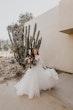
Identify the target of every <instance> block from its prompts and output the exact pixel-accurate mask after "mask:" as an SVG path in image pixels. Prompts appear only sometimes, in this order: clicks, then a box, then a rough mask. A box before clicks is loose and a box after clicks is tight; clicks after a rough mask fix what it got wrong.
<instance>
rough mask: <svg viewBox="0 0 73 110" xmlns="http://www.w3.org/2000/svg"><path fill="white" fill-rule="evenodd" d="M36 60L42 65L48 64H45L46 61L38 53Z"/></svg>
mask: <svg viewBox="0 0 73 110" xmlns="http://www.w3.org/2000/svg"><path fill="white" fill-rule="evenodd" d="M35 60H36V61H37V63H38V64H40V65H42V67H44V68H46V65H45V64H44V62H43V61H42V59H41V57H40V55H37V56H36V57H35Z"/></svg>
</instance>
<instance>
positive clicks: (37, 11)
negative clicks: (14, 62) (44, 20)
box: [0, 0, 60, 39]
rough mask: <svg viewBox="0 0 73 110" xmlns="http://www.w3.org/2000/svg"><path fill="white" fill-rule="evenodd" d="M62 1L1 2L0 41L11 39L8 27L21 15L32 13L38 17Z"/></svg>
mask: <svg viewBox="0 0 73 110" xmlns="http://www.w3.org/2000/svg"><path fill="white" fill-rule="evenodd" d="M59 1H60V0H0V39H9V37H8V33H7V30H6V28H7V26H8V25H10V24H12V23H15V22H17V21H18V19H19V15H20V14H25V12H31V13H32V14H33V16H34V17H37V16H39V15H41V14H43V13H45V12H46V11H48V10H50V9H52V8H54V7H55V6H56V5H58V4H59Z"/></svg>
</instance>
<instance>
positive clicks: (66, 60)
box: [26, 6, 73, 73]
mask: <svg viewBox="0 0 73 110" xmlns="http://www.w3.org/2000/svg"><path fill="white" fill-rule="evenodd" d="M59 11H60V7H59V6H57V7H55V8H54V9H52V10H50V11H48V12H46V13H44V14H42V15H40V16H38V17H36V18H34V19H33V20H31V21H30V22H28V23H26V25H29V24H30V25H31V35H32V31H33V27H34V23H35V22H36V23H37V25H38V29H39V30H40V31H41V36H42V37H43V40H42V44H41V48H40V54H41V57H42V59H43V61H44V62H45V64H46V65H47V66H48V67H54V68H56V69H60V70H63V71H67V72H71V73H73V35H67V34H64V33H61V32H59V28H60V25H59V21H60V13H59Z"/></svg>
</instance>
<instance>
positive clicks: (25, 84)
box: [15, 55, 59, 98]
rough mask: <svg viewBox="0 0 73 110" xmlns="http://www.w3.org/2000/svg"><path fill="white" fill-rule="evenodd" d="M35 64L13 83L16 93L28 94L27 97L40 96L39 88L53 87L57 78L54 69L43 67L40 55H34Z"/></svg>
mask: <svg viewBox="0 0 73 110" xmlns="http://www.w3.org/2000/svg"><path fill="white" fill-rule="evenodd" d="M36 60H37V65H36V66H34V67H32V68H29V69H28V70H27V71H26V74H25V75H24V76H23V78H22V79H21V80H20V81H19V82H18V83H17V84H16V85H15V88H16V90H17V95H24V94H26V95H28V96H29V98H33V97H34V96H40V91H41V90H46V89H50V88H52V87H54V86H55V85H56V84H57V82H58V80H59V78H58V74H57V72H56V71H55V70H54V69H44V68H43V67H42V64H43V63H42V60H41V58H40V56H39V55H38V56H36Z"/></svg>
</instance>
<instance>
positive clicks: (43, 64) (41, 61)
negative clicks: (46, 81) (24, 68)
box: [39, 56, 46, 68]
mask: <svg viewBox="0 0 73 110" xmlns="http://www.w3.org/2000/svg"><path fill="white" fill-rule="evenodd" d="M39 58H40V63H41V64H42V66H43V67H44V68H46V65H45V63H44V62H43V60H42V58H41V57H40V56H39Z"/></svg>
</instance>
